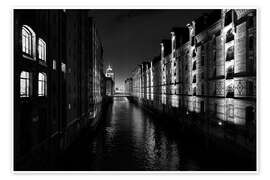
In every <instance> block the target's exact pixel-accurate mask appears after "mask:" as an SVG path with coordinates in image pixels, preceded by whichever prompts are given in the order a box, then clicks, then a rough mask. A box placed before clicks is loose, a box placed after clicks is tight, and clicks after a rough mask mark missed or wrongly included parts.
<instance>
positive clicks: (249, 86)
mask: <svg viewBox="0 0 270 180" xmlns="http://www.w3.org/2000/svg"><path fill="white" fill-rule="evenodd" d="M253 94H254V93H253V82H252V81H248V82H247V96H253Z"/></svg>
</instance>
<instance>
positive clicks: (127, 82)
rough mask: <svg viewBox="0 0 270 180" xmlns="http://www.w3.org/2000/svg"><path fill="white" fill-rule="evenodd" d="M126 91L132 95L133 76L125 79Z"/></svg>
mask: <svg viewBox="0 0 270 180" xmlns="http://www.w3.org/2000/svg"><path fill="white" fill-rule="evenodd" d="M125 93H126V94H128V95H132V93H133V91H132V78H127V79H126V80H125Z"/></svg>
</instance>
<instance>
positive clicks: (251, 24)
mask: <svg viewBox="0 0 270 180" xmlns="http://www.w3.org/2000/svg"><path fill="white" fill-rule="evenodd" d="M254 24H255V23H254V16H253V15H249V16H248V27H249V28H253V27H254Z"/></svg>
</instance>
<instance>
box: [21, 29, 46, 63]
mask: <svg viewBox="0 0 270 180" xmlns="http://www.w3.org/2000/svg"><path fill="white" fill-rule="evenodd" d="M22 52H23V53H24V54H26V55H27V56H29V57H31V58H33V59H35V58H36V34H35V32H34V31H33V30H32V29H31V28H30V27H29V26H27V25H23V27H22ZM38 58H39V59H40V60H42V61H44V62H46V43H45V42H44V40H43V39H41V38H38Z"/></svg>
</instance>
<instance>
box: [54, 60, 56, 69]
mask: <svg viewBox="0 0 270 180" xmlns="http://www.w3.org/2000/svg"><path fill="white" fill-rule="evenodd" d="M53 70H56V60H53Z"/></svg>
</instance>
